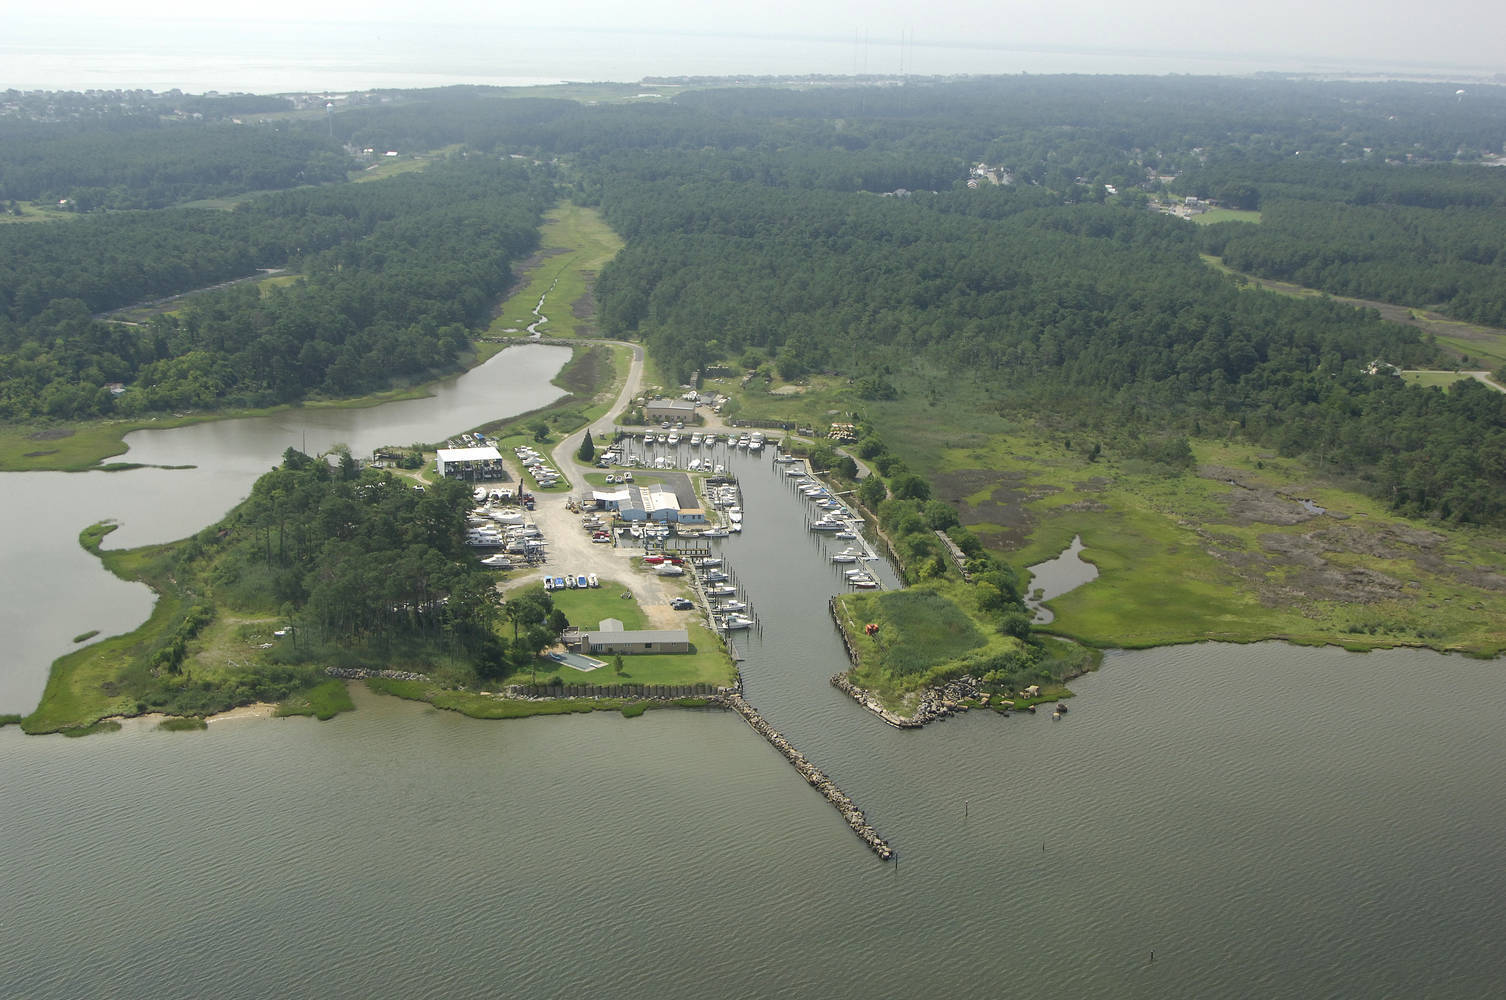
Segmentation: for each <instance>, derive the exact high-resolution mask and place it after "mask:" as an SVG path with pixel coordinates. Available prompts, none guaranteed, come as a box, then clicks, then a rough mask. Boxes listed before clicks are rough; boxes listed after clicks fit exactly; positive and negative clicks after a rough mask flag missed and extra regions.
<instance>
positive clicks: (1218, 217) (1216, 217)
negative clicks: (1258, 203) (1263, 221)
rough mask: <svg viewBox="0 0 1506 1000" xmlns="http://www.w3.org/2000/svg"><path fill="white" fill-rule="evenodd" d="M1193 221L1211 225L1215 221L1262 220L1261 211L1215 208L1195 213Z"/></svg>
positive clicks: (1202, 224)
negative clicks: (1199, 213) (1198, 213)
mask: <svg viewBox="0 0 1506 1000" xmlns="http://www.w3.org/2000/svg"><path fill="white" fill-rule="evenodd" d="M1192 221H1193V222H1195V223H1197V224H1198V225H1200V226H1211V225H1213V224H1214V223H1215V222H1254V223H1257V224H1258V223H1259V222H1260V213H1259V212H1249V211H1245V210H1243V209H1238V208H1214V209H1210V210H1209V211H1206V212H1204V213H1203V214H1202V215H1194V216H1193V217H1192Z"/></svg>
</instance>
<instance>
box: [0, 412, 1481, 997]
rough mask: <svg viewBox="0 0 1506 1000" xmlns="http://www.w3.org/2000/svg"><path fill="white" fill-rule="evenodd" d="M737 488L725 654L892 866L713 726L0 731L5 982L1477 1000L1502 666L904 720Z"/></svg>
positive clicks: (1263, 659) (1255, 650) (789, 525)
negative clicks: (732, 646)
mask: <svg viewBox="0 0 1506 1000" xmlns="http://www.w3.org/2000/svg"><path fill="white" fill-rule="evenodd" d="M360 412H364V413H367V414H372V415H374V416H375V415H378V414H379V413H380V409H379V410H372V411H360ZM346 430H356V431H359V430H360V429H359V428H346ZM172 433H174V434H176V433H177V432H172ZM274 436H275V435H274ZM352 436H354V435H352ZM426 436H433V435H432V434H431V435H426ZM356 440H361V439H360V438H359V437H357V438H356ZM278 441H279V442H280V441H281V439H280V438H279V439H278ZM271 443H277V442H271ZM352 443H353V444H354V443H355V442H354V441H353V442H352ZM284 446H285V445H283V444H280V443H277V448H276V450H277V451H280V450H281V447H284ZM150 447H163V448H164V450H163V451H162V452H160V453H159V454H162V455H169V454H172V453H173V449H174V448H176V447H177V446H176V445H174V446H173V447H172V448H167V447H166V446H163V445H160V443H153V444H150ZM274 457H275V456H274ZM268 461H270V459H269V460H268ZM734 471H736V472H737V473H738V474H739V475H740V476H741V478H742V482H743V493H744V507H745V510H746V511H747V524H748V528H747V531H746V532H745V533H744V534H743V535H742V536H739V537H734V538H731V539H728V540H726V542H724V543H723V552H724V554H725V555H726V557H727V559H728V561H729V563H730V565H731V566H732V568H733V570H734V572H735V574H736V576H737V579H738V581H739V583H740V584H741V585H742V586H743V587H744V588H745V589H746V590H747V592H748V595H749V598H750V599H751V601H752V603H753V604H754V606H755V608H756V609H757V611H758V612H759V614H760V616H761V619H762V620H763V622H764V623H765V628H764V631H763V633H762V635H761V636H748V637H747V638H746V639H744V640H742V641H741V642H740V646H742V648H743V651H744V653H745V655H746V657H747V659H746V661H745V663H744V664H743V672H744V676H745V679H746V682H747V690H748V695H749V698H750V700H751V701H752V702H753V703H754V704H756V705H757V706H758V707H759V709H760V710H761V711H762V712H763V713H764V714H765V716H766V717H768V718H769V720H770V721H771V722H772V723H773V724H774V725H775V726H777V727H778V728H780V729H781V730H783V731H784V732H785V733H786V735H788V736H789V737H790V738H791V739H793V740H794V741H795V742H796V743H797V745H799V746H800V747H801V749H802V750H803V751H804V752H805V753H806V754H807V755H809V756H810V757H811V759H813V760H814V761H816V762H817V763H818V764H819V765H820V766H821V767H822V768H824V769H825V770H826V771H827V772H828V773H829V774H831V776H832V777H833V778H834V779H836V780H837V782H838V783H839V784H841V785H842V787H843V788H844V790H846V791H847V792H848V793H849V794H851V795H852V796H853V797H854V798H855V799H856V800H857V802H858V803H859V805H860V806H861V807H862V808H863V809H864V810H865V811H866V812H867V814H868V816H869V819H870V820H871V821H872V822H873V823H874V824H875V826H876V827H877V828H878V830H879V831H880V833H881V834H882V835H883V836H885V837H886V838H887V839H889V840H890V841H891V842H892V843H893V844H894V845H895V846H896V847H897V848H898V850H899V852H900V861H899V862H898V863H893V864H888V865H886V864H884V863H882V862H879V861H877V860H876V859H875V858H874V857H873V855H872V854H871V853H870V852H869V851H867V850H866V849H865V848H864V847H863V846H862V845H861V844H860V842H859V841H858V840H857V839H856V838H855V837H853V835H852V833H851V832H850V831H849V830H848V829H847V828H846V826H845V824H844V823H843V822H842V821H841V819H840V818H839V817H838V815H837V814H836V812H835V811H834V810H832V809H831V808H830V806H828V805H827V804H826V803H825V801H824V800H822V799H821V798H820V796H819V795H817V794H816V793H815V792H813V791H812V790H811V789H810V788H808V787H807V786H806V785H805V784H804V782H802V781H800V780H799V778H798V777H797V776H796V775H795V774H794V772H793V771H792V769H791V768H790V767H789V766H788V765H787V764H786V763H785V762H784V761H783V759H782V758H780V757H779V756H778V755H776V754H775V752H774V751H773V750H772V749H771V748H770V747H769V746H768V745H767V744H766V743H765V742H764V741H763V740H762V739H760V738H759V737H758V736H756V735H755V734H754V733H753V732H752V731H751V730H750V729H749V728H748V727H747V726H746V725H745V724H744V723H743V722H741V720H739V719H738V718H737V717H736V716H734V715H732V714H730V713H722V712H716V711H704V712H701V711H661V712H652V713H649V714H648V715H646V716H644V717H642V718H639V719H633V720H626V719H623V718H621V717H620V716H614V715H606V714H599V715H593V716H588V717H575V718H566V719H532V720H526V721H520V722H510V723H495V722H478V721H474V720H469V719H465V718H462V717H459V716H456V715H452V714H449V713H444V712H439V711H436V710H433V709H430V708H428V707H426V706H420V705H413V704H409V703H403V702H397V701H394V700H391V699H383V698H377V697H375V696H372V695H369V694H367V693H365V692H363V691H361V690H359V689H358V690H357V692H356V693H357V701H358V706H359V707H358V710H357V711H356V712H355V713H352V714H349V715H345V716H341V717H339V718H337V719H335V720H333V721H331V722H328V723H316V722H313V721H310V720H301V719H295V720H241V721H225V722H219V723H215V724H214V725H213V726H211V728H210V731H209V732H207V733H191V734H166V733H160V732H157V731H154V730H152V729H151V728H150V724H149V723H148V722H145V721H132V722H128V723H127V725H126V729H125V731H124V732H121V733H118V734H114V735H109V736H98V737H90V738H87V739H82V740H67V739H64V738H61V737H23V736H22V735H21V734H20V733H19V732H18V731H17V730H16V729H14V728H8V729H5V730H0V790H3V791H0V900H3V901H4V905H3V909H0V956H4V961H3V963H0V965H3V974H0V993H3V994H5V995H14V996H24V997H44V998H45V997H74V996H80V995H104V996H122V997H134V996H147V995H149V996H157V997H197V996H203V995H206V994H213V995H217V996H220V995H223V996H229V997H264V996H271V995H285V994H298V995H305V994H314V993H317V994H319V995H327V996H338V997H343V996H350V997H367V996H398V995H401V996H418V997H466V996H476V997H481V996H498V995H506V996H516V997H574V996H581V995H588V994H589V995H594V996H602V997H641V996H644V995H646V994H655V995H662V996H664V997H667V998H686V1000H690V998H701V997H705V996H711V995H715V996H721V997H733V998H736V997H750V998H751V997H792V998H793V997H806V996H811V995H816V994H820V995H824V996H833V997H863V998H869V997H875V996H893V995H896V994H902V993H908V994H913V995H919V996H948V997H995V996H1000V995H1006V996H1020V997H1074V998H1075V997H1085V996H1091V997H1148V998H1149V997H1155V998H1162V997H1188V998H1192V997H1198V998H1202V997H1210V996H1216V997H1222V996H1261V997H1313V996H1334V997H1340V996H1343V997H1348V996H1366V997H1372V996H1375V997H1380V996H1397V997H1411V996H1418V995H1427V996H1432V997H1480V996H1488V995H1494V994H1495V993H1496V992H1497V990H1498V987H1499V985H1500V984H1501V983H1503V982H1506V956H1503V955H1502V954H1501V951H1500V949H1499V947H1498V946H1497V943H1496V942H1497V938H1498V937H1499V929H1500V928H1501V927H1502V926H1506V837H1503V836H1502V832H1503V831H1502V827H1503V825H1506V731H1503V728H1502V727H1501V726H1500V724H1499V721H1500V719H1501V717H1502V715H1503V713H1506V674H1503V672H1502V669H1501V666H1502V665H1501V664H1500V663H1499V662H1495V661H1489V662H1481V661H1473V660H1465V659H1460V658H1455V657H1444V656H1439V655H1435V654H1431V653H1422V652H1417V651H1397V652H1387V653H1372V654H1368V655H1356V654H1349V653H1344V652H1340V651H1337V650H1325V649H1301V648H1293V647H1288V646H1283V645H1279V644H1261V645H1255V646H1245V647H1237V646H1219V645H1204V646H1188V647H1178V648H1173V649H1167V650H1156V651H1149V652H1135V653H1121V654H1112V655H1110V656H1108V657H1107V659H1106V661H1105V663H1104V666H1103V669H1102V670H1101V671H1099V672H1098V673H1096V674H1094V675H1091V676H1089V677H1085V678H1081V679H1079V680H1078V681H1076V682H1075V683H1074V688H1075V689H1076V690H1077V692H1078V694H1079V697H1078V698H1076V699H1074V701H1073V702H1072V709H1071V711H1070V712H1069V713H1068V715H1067V716H1066V718H1065V719H1063V720H1062V721H1061V722H1057V723H1053V722H1051V721H1050V720H1049V718H1048V717H1047V716H1046V715H1044V714H1042V715H1039V716H1028V715H1024V716H1016V717H1013V718H1001V717H997V716H993V715H986V714H983V713H976V712H975V713H972V714H969V715H966V716H963V717H961V718H958V719H953V720H950V721H947V722H945V723H940V724H936V725H933V726H930V727H928V728H926V729H925V730H922V731H918V732H916V731H899V730H895V729H891V728H889V727H887V726H885V725H883V724H882V723H880V722H879V721H878V720H877V719H875V718H874V717H873V716H871V715H869V714H868V713H867V712H865V711H863V710H862V709H860V708H859V707H858V706H857V705H856V704H855V703H853V702H852V701H851V700H850V699H848V698H846V697H844V696H842V695H841V694H840V693H838V692H837V691H835V690H834V689H833V688H831V687H830V686H829V684H828V683H827V678H828V677H829V676H830V675H831V674H832V673H834V672H835V671H837V670H839V669H841V667H842V666H843V654H842V651H841V647H840V644H839V643H838V641H837V639H836V636H835V633H834V631H833V629H832V627H831V624H830V619H829V617H828V615H827V611H826V597H827V595H829V594H830V593H831V592H833V591H834V590H835V589H837V588H838V586H839V582H838V579H837V576H836V574H835V572H834V570H833V569H832V567H831V564H830V563H829V562H828V561H827V558H826V555H825V552H824V546H825V545H826V544H828V543H823V542H821V541H818V540H816V539H813V538H812V536H810V535H809V534H808V533H807V532H806V531H805V530H804V528H803V527H802V525H801V521H802V519H803V513H804V506H803V504H804V501H802V500H801V499H799V498H798V497H797V496H796V495H795V494H794V493H793V492H792V491H791V490H790V489H789V488H788V486H787V485H786V484H785V483H784V482H782V481H781V479H780V478H779V477H778V476H777V475H776V474H775V473H774V472H773V471H771V469H770V467H769V466H768V465H767V464H766V463H763V462H760V461H758V460H754V459H749V458H742V457H739V458H737V459H734ZM133 475H135V473H131V474H126V476H123V477H120V481H121V482H128V481H129V478H128V477H129V476H133ZM66 478H69V479H72V478H79V479H80V480H83V479H86V478H87V477H66ZM110 481H111V482H114V481H115V480H114V479H113V478H112V479H111V480H110ZM204 519H207V518H206V517H205V516H204V515H203V512H201V516H200V517H199V520H204ZM195 523H198V522H197V521H196V522H195ZM1152 951H1153V952H1154V953H1155V961H1154V962H1151V961H1150V954H1151V952H1152Z"/></svg>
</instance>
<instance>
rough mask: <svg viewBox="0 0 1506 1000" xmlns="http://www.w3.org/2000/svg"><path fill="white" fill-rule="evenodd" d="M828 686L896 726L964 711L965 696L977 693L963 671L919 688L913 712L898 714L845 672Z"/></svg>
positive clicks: (918, 723) (910, 725)
mask: <svg viewBox="0 0 1506 1000" xmlns="http://www.w3.org/2000/svg"><path fill="white" fill-rule="evenodd" d="M831 686H832V687H834V688H836V689H837V690H838V691H841V692H842V693H843V694H846V695H848V696H849V697H851V698H852V699H853V700H855V701H856V702H857V703H858V704H859V705H862V706H863V707H864V708H866V709H868V711H870V712H872V713H873V714H874V715H877V716H878V717H879V718H880V719H883V720H884V721H885V722H887V723H889V725H891V726H895V727H896V728H899V729H919V728H920V727H921V726H924V725H925V724H926V723H928V722H935V721H936V720H937V719H945V718H946V717H947V716H949V715H956V714H958V713H959V712H966V711H967V709H968V705H967V699H969V698H976V697H978V681H977V680H976V679H975V678H973V677H968V676H965V675H964V676H962V677H959V678H957V679H956V680H951V681H947V682H946V683H945V684H942V685H940V686H939V687H928V688H924V689H922V690H921V692H920V702H919V704H917V705H916V706H915V714H914V715H899V714H897V713H895V712H891V711H890V710H889V709H887V708H885V707H884V706H883V704H882V703H881V702H880V701H879V700H878V696H877V695H875V694H874V693H873V692H872V691H869V690H868V689H867V688H860V687H858V686H857V685H856V684H854V683H853V682H852V679H851V678H849V677H848V676H847V675H846V674H845V673H842V674H837V675H836V676H835V677H833V678H832V679H831Z"/></svg>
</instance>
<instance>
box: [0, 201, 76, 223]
mask: <svg viewBox="0 0 1506 1000" xmlns="http://www.w3.org/2000/svg"><path fill="white" fill-rule="evenodd" d="M16 207H17V208H19V209H20V210H21V214H20V215H12V214H11V213H10V212H0V225H3V224H5V223H10V222H67V221H69V220H72V219H81V218H83V216H82V215H80V214H79V213H78V212H64V211H62V210H61V209H59V208H57V207H56V206H51V205H42V204H40V203H38V202H34V201H18V202H16Z"/></svg>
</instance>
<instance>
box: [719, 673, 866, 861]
mask: <svg viewBox="0 0 1506 1000" xmlns="http://www.w3.org/2000/svg"><path fill="white" fill-rule="evenodd" d="M727 704H728V705H730V706H731V707H732V710H733V711H734V712H736V713H737V714H738V715H741V716H742V717H743V718H744V719H746V720H747V722H748V725H750V726H752V727H753V731H754V732H756V733H758V735H760V736H762V737H763V738H764V739H766V740H768V741H769V744H770V745H771V746H773V748H774V749H775V750H778V751H779V752H780V753H781V754H783V755H784V759H785V760H787V761H789V762H790V763H791V764H792V765H794V768H795V770H796V771H798V772H800V776H801V777H802V778H804V779H805V780H806V781H807V782H808V783H809V784H810V786H811V787H812V788H814V789H815V790H816V791H818V792H820V793H821V794H822V795H824V796H825V797H826V801H828V802H830V803H831V804H832V805H833V806H835V807H836V809H837V812H839V813H841V814H842V818H843V819H845V820H846V821H847V825H848V826H850V827H852V832H853V833H856V834H857V835H858V838H859V839H860V840H862V841H863V843H865V844H867V845H868V847H869V849H870V850H872V851H873V853H874V854H877V855H878V856H879V857H880V858H882V859H883V860H885V861H888V860H890V859H891V858H893V857H894V849H893V848H892V847H890V846H889V844H888V842H887V841H885V840H884V839H883V838H882V837H880V836H879V835H878V833H877V832H875V831H874V829H873V827H871V826H869V825H868V820H867V818H866V817H864V815H863V810H861V809H859V808H858V807H857V805H856V804H854V803H853V801H852V799H850V798H848V797H847V794H846V793H845V792H843V791H842V789H840V788H838V787H837V785H836V782H834V781H832V780H831V779H830V778H828V777H827V776H826V773H825V772H824V771H822V770H821V769H820V768H819V767H817V766H816V765H814V764H812V763H811V762H810V761H808V760H806V759H805V755H804V754H802V753H801V752H800V751H799V750H796V749H795V748H794V746H792V745H791V744H790V742H789V740H786V739H785V738H784V736H782V735H781V734H780V732H779V731H778V730H777V729H775V728H774V727H773V726H770V725H769V724H768V723H767V722H765V721H764V718H763V716H761V715H759V714H758V710H757V709H755V708H754V707H753V706H752V705H749V704H748V703H747V702H746V701H744V700H743V696H742V695H741V694H738V693H736V692H733V693H731V694H729V695H727Z"/></svg>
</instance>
